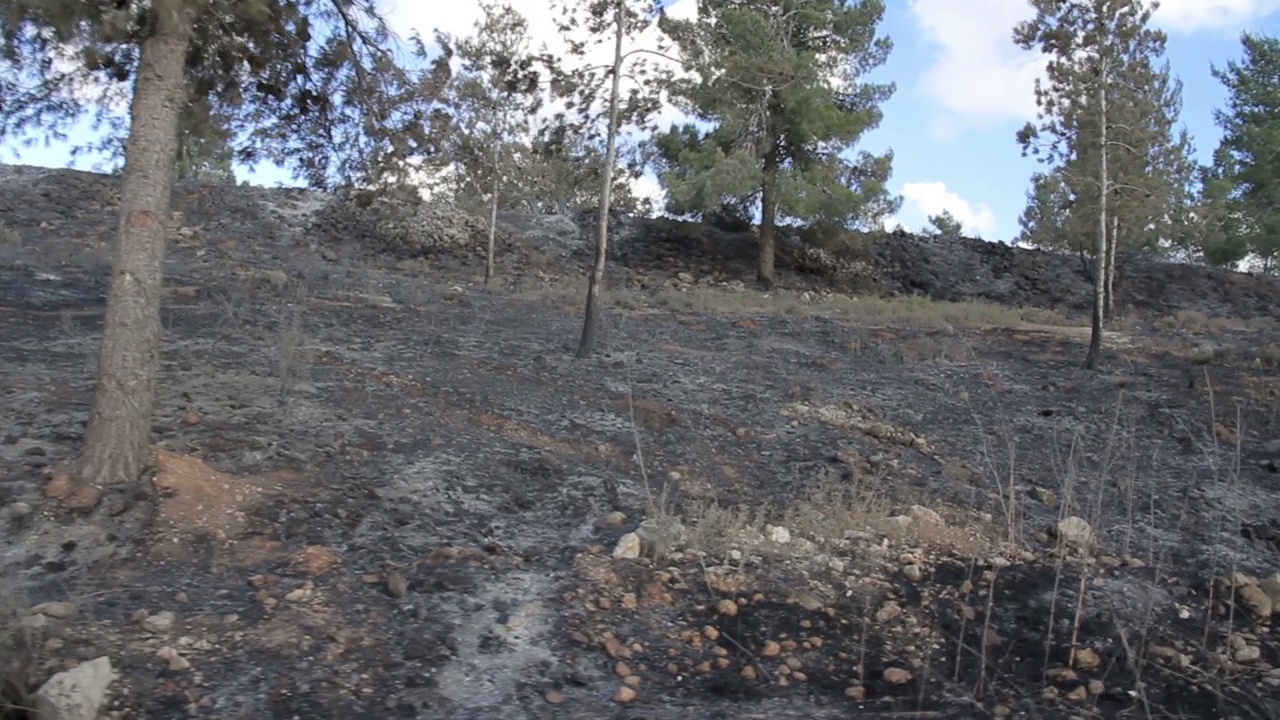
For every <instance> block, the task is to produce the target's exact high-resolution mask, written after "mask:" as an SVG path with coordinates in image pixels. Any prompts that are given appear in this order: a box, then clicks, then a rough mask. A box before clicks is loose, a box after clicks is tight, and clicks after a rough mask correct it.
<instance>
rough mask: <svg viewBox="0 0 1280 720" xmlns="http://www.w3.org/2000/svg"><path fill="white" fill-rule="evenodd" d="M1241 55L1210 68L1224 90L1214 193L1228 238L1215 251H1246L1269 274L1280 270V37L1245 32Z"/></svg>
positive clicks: (1216, 115) (1218, 114)
mask: <svg viewBox="0 0 1280 720" xmlns="http://www.w3.org/2000/svg"><path fill="white" fill-rule="evenodd" d="M1240 42H1241V44H1242V45H1243V48H1244V57H1243V58H1241V60H1240V61H1239V62H1235V61H1232V62H1228V63H1227V66H1226V67H1225V68H1217V67H1215V68H1213V76H1214V77H1215V78H1217V79H1218V81H1219V82H1221V83H1222V84H1223V85H1224V86H1226V89H1227V93H1228V97H1227V106H1226V108H1223V109H1219V110H1216V111H1215V112H1214V120H1215V121H1216V122H1217V124H1218V126H1219V127H1220V128H1222V134H1223V137H1222V143H1221V146H1220V148H1219V152H1218V153H1216V154H1215V163H1214V169H1213V174H1214V175H1215V176H1216V178H1217V179H1219V181H1220V182H1219V185H1218V186H1216V187H1215V190H1217V191H1219V192H1220V193H1221V194H1223V195H1225V197H1223V198H1222V199H1223V201H1224V202H1225V203H1226V208H1225V212H1226V213H1227V214H1228V215H1229V216H1230V222H1231V226H1232V237H1230V238H1224V239H1223V240H1222V244H1220V245H1218V246H1217V247H1216V248H1215V250H1216V251H1217V252H1219V253H1224V252H1225V255H1224V256H1223V257H1224V258H1225V257H1227V256H1230V255H1232V254H1234V253H1233V252H1231V251H1230V250H1229V248H1237V249H1238V248H1240V247H1247V248H1248V251H1249V252H1250V253H1251V254H1253V255H1254V256H1256V257H1257V258H1258V259H1259V260H1261V261H1262V263H1263V268H1264V269H1265V270H1268V271H1272V270H1276V269H1277V268H1280V39H1277V38H1274V37H1270V36H1267V35H1261V34H1252V33H1244V34H1242V35H1241V37H1240Z"/></svg>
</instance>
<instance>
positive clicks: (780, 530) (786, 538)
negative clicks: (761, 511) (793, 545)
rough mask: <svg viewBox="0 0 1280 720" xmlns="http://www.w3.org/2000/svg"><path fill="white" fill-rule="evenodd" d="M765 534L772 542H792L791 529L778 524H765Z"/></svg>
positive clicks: (781, 543)
mask: <svg viewBox="0 0 1280 720" xmlns="http://www.w3.org/2000/svg"><path fill="white" fill-rule="evenodd" d="M764 534H765V536H766V537H768V538H769V540H771V541H772V542H775V543H777V544H779V545H786V544H787V543H789V542H791V531H790V530H788V529H786V528H784V527H780V526H777V525H765V526H764Z"/></svg>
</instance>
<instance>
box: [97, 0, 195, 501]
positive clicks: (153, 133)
mask: <svg viewBox="0 0 1280 720" xmlns="http://www.w3.org/2000/svg"><path fill="white" fill-rule="evenodd" d="M153 7H154V9H155V13H156V23H155V30H154V33H153V34H152V36H151V37H149V38H147V39H146V40H144V41H143V42H142V46H141V52H140V54H139V58H138V71H137V78H136V80H135V83H134V89H133V100H132V105H131V107H130V127H129V140H128V144H127V146H126V148H125V170H124V180H123V186H122V188H121V193H120V220H119V226H118V235H117V246H116V252H115V259H114V266H113V270H112V277H111V287H110V290H109V291H108V295H107V311H106V319H105V322H104V325H103V335H102V345H101V348H100V350H99V358H98V382H97V388H96V390H95V393H94V397H93V407H92V410H91V412H90V415H89V427H88V430H87V433H86V436H85V444H84V447H83V449H82V451H81V454H80V458H79V462H78V467H77V473H76V474H77V476H78V478H77V479H78V481H79V483H78V485H79V487H78V489H77V497H78V498H79V503H78V504H80V505H82V506H90V505H93V504H96V501H97V497H98V496H99V495H100V494H101V491H102V490H103V489H105V488H107V487H109V486H113V485H121V484H126V483H132V482H136V481H138V480H139V479H140V478H141V476H142V474H143V472H144V471H145V470H146V469H147V468H148V467H149V466H150V464H151V416H152V409H153V406H154V403H155V385H156V376H157V375H158V374H159V352H160V327H161V325H160V292H161V286H162V284H163V279H164V278H163V275H164V251H165V235H166V228H167V226H168V219H169V196H170V193H171V192H172V189H173V180H174V175H175V173H176V168H175V159H176V156H177V146H178V139H177V133H178V120H179V117H180V115H181V112H182V107H183V104H184V102H185V100H186V96H185V93H186V80H185V78H184V76H183V65H184V62H185V60H186V55H187V50H188V46H189V45H190V42H191V24H192V18H191V12H190V8H189V7H188V6H187V3H186V1H185V0H155V2H154V4H153Z"/></svg>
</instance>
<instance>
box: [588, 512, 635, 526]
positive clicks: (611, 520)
mask: <svg viewBox="0 0 1280 720" xmlns="http://www.w3.org/2000/svg"><path fill="white" fill-rule="evenodd" d="M626 522H627V514H626V513H623V512H619V511H617V510H614V511H613V512H610V513H605V514H604V515H603V516H602V517H601V518H600V519H599V520H597V521H596V525H598V526H600V527H602V528H617V527H622V526H623V525H625V524H626Z"/></svg>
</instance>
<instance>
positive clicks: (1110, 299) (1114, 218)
mask: <svg viewBox="0 0 1280 720" xmlns="http://www.w3.org/2000/svg"><path fill="white" fill-rule="evenodd" d="M1119 245H1120V215H1119V214H1117V213H1111V241H1110V242H1109V243H1107V289H1106V305H1104V306H1103V311H1102V319H1103V320H1104V321H1106V322H1111V318H1113V317H1115V314H1116V294H1115V289H1116V248H1117V247H1119Z"/></svg>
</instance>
